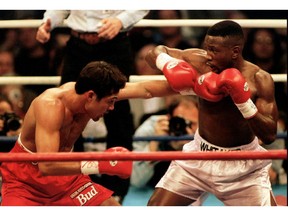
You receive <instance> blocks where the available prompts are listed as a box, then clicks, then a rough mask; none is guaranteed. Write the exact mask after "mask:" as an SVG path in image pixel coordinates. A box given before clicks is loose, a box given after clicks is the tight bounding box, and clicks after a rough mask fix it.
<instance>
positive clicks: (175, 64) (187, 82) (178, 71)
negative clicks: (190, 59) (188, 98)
mask: <svg viewBox="0 0 288 216" xmlns="http://www.w3.org/2000/svg"><path fill="white" fill-rule="evenodd" d="M156 66H157V68H159V69H160V70H162V71H163V74H164V76H165V77H166V79H167V81H168V83H169V85H170V86H171V88H172V89H173V90H174V91H177V92H181V91H185V92H186V93H187V92H188V91H190V94H195V93H194V92H193V88H194V83H195V80H196V77H197V74H198V72H197V71H196V70H195V69H194V68H193V67H192V66H191V65H190V64H188V63H187V62H185V61H183V60H181V59H176V58H173V57H171V56H169V55H168V54H167V53H161V54H160V55H158V56H157V59H156Z"/></svg>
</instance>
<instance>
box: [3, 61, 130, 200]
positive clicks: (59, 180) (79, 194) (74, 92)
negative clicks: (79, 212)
mask: <svg viewBox="0 0 288 216" xmlns="http://www.w3.org/2000/svg"><path fill="white" fill-rule="evenodd" d="M125 83H126V78H125V77H124V76H123V75H122V73H121V72H120V71H119V70H118V68H116V67H114V66H112V65H110V64H107V63H106V62H91V63H89V64H87V65H86V67H84V68H83V70H82V71H81V74H80V76H79V78H78V80H77V82H70V83H67V84H64V85H62V86H60V87H59V88H51V89H48V90H46V91H45V92H43V93H42V94H41V95H39V96H38V97H37V98H35V99H34V101H33V102H32V103H31V105H30V108H29V110H28V111H27V113H26V115H25V118H24V121H23V125H22V130H21V134H20V135H19V138H18V140H17V142H16V144H15V146H14V148H13V149H12V150H11V152H12V153H23V152H25V153H27V154H33V153H48V152H49V153H57V152H70V151H72V150H73V144H74V143H75V141H76V140H77V138H78V137H79V136H80V134H81V133H82V131H83V129H84V128H85V126H86V124H87V122H88V121H89V120H90V119H93V120H94V121H97V120H98V119H99V118H101V117H103V115H104V114H105V113H107V112H109V111H110V110H113V109H114V103H115V102H116V100H117V94H118V92H119V90H120V89H121V88H124V86H125ZM106 151H111V152H115V151H116V152H127V151H128V150H127V149H125V148H123V147H114V148H110V149H108V150H106ZM8 154H9V153H8ZM131 171H132V162H131V161H116V163H115V161H113V163H111V164H110V161H79V162H39V163H37V162H34V163H33V162H32V163H31V162H3V163H2V165H1V173H2V177H3V185H2V203H1V205H2V206H39V205H40V206H72V205H74V206H98V205H101V206H115V205H120V204H119V202H117V201H116V200H115V199H114V198H113V197H112V194H113V191H110V190H108V189H106V188H105V187H102V186H101V185H99V184H96V183H94V182H92V181H91V180H90V178H89V176H88V175H89V174H108V175H117V176H119V177H121V178H128V177H130V175H131Z"/></svg>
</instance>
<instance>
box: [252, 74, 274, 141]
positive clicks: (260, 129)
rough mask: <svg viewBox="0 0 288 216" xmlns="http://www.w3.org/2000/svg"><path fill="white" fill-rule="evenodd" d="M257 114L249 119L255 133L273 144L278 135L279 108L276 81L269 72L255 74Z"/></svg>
mask: <svg viewBox="0 0 288 216" xmlns="http://www.w3.org/2000/svg"><path fill="white" fill-rule="evenodd" d="M254 78H255V85H256V88H257V97H256V100H255V105H256V107H257V109H258V112H257V114H256V115H255V116H254V117H253V118H251V119H249V124H250V126H251V128H252V130H253V131H254V133H255V135H256V136H257V137H258V138H259V139H261V140H262V141H263V142H264V143H265V144H271V143H272V142H273V141H274V140H275V139H276V135H277V120H278V108H277V105H276V101H275V96H274V95H275V90H274V81H273V79H272V77H271V75H270V74H269V73H267V72H264V71H260V72H258V73H256V74H255V77H254Z"/></svg>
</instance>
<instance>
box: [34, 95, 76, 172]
mask: <svg viewBox="0 0 288 216" xmlns="http://www.w3.org/2000/svg"><path fill="white" fill-rule="evenodd" d="M40 100H41V99H40ZM44 100H45V99H44ZM47 110H49V111H48V112H47ZM34 112H35V121H36V130H35V143H36V149H37V153H50V152H51V153H55V152H59V148H60V129H61V128H62V127H63V121H64V118H65V107H64V106H63V104H62V103H61V102H60V101H58V100H56V101H55V100H53V101H52V100H51V101H45V102H43V100H41V101H37V102H35V104H34ZM38 167H39V170H40V172H41V173H42V174H43V175H73V174H79V173H80V162H39V163H38Z"/></svg>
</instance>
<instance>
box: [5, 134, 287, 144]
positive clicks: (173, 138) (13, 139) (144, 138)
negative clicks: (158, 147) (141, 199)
mask: <svg viewBox="0 0 288 216" xmlns="http://www.w3.org/2000/svg"><path fill="white" fill-rule="evenodd" d="M17 138H18V136H12V137H11V136H10V137H9V136H0V144H2V143H12V144H13V143H15V142H16V140H17ZM276 138H278V139H286V138H287V132H281V133H277V135H276ZM83 139H84V142H95V143H96V142H106V137H85V138H83ZM193 139H194V136H192V135H183V136H133V141H137V142H138V141H152V140H153V141H179V140H193Z"/></svg>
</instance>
